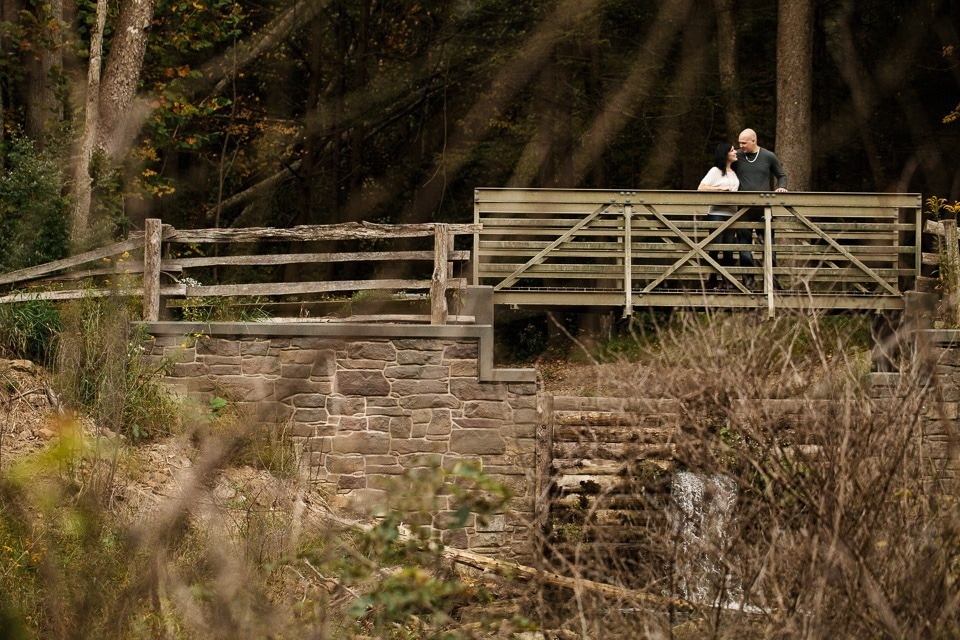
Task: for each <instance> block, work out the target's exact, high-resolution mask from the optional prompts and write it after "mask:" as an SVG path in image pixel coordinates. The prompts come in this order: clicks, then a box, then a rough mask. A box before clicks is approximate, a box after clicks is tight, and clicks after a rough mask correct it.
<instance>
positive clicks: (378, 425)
mask: <svg viewBox="0 0 960 640" xmlns="http://www.w3.org/2000/svg"><path fill="white" fill-rule="evenodd" d="M394 420H396V418H391V417H390V416H367V429H370V431H387V432H389V431H390V424H391V423H392V422H393V421H394Z"/></svg>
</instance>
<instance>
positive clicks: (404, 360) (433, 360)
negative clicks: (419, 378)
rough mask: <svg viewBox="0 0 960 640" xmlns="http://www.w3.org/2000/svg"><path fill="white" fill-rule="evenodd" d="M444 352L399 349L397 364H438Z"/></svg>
mask: <svg viewBox="0 0 960 640" xmlns="http://www.w3.org/2000/svg"><path fill="white" fill-rule="evenodd" d="M441 356H442V354H441V353H440V352H439V351H398V352H397V364H399V365H405V364H419V365H424V364H436V365H439V364H440V362H441Z"/></svg>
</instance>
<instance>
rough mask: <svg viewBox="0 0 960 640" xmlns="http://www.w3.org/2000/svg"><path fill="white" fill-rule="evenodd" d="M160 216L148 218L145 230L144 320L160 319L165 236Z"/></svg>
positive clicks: (153, 320)
mask: <svg viewBox="0 0 960 640" xmlns="http://www.w3.org/2000/svg"><path fill="white" fill-rule="evenodd" d="M162 231H163V224H162V223H161V221H160V218H147V220H146V226H145V227H144V232H143V320H144V322H156V321H157V320H159V319H160V244H161V241H162V238H163V233H162Z"/></svg>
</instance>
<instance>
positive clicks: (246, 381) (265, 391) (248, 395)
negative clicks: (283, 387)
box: [216, 375, 275, 402]
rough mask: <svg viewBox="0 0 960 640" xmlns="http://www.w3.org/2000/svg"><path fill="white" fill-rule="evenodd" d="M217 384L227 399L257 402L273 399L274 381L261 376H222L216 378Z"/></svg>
mask: <svg viewBox="0 0 960 640" xmlns="http://www.w3.org/2000/svg"><path fill="white" fill-rule="evenodd" d="M216 382H217V386H218V387H219V388H220V389H221V390H222V395H224V396H225V397H226V398H228V399H229V400H232V401H235V402H259V401H261V400H267V399H271V400H272V399H274V391H275V387H274V383H273V381H272V380H264V379H263V378H248V377H246V376H239V375H237V376H222V377H219V378H217V380H216Z"/></svg>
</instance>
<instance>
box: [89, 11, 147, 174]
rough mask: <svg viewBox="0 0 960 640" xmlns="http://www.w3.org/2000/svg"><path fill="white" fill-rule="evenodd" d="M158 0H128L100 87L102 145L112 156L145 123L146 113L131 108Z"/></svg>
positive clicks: (126, 145) (99, 141)
mask: <svg viewBox="0 0 960 640" xmlns="http://www.w3.org/2000/svg"><path fill="white" fill-rule="evenodd" d="M156 2H157V0H125V2H123V4H122V5H121V6H120V16H119V19H118V21H117V28H116V31H115V32H114V36H113V38H112V39H111V40H110V54H109V56H108V57H107V65H106V68H105V69H104V72H103V84H102V86H101V87H100V128H99V134H98V139H97V144H98V146H99V147H101V148H103V150H104V151H106V153H107V155H108V156H109V157H110V158H113V159H116V158H118V157H120V156H121V155H123V154H124V153H125V152H126V151H127V149H128V148H129V147H130V145H131V144H132V143H133V139H134V137H136V135H137V132H139V130H140V127H141V126H142V125H143V119H144V118H145V116H146V113H145V112H144V111H143V110H142V109H131V106H132V105H133V101H134V98H135V97H136V95H137V85H138V84H139V82H140V72H141V71H142V69H143V56H144V53H145V52H146V50H147V28H148V27H149V26H150V23H151V22H152V21H153V9H154V5H155V4H156Z"/></svg>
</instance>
